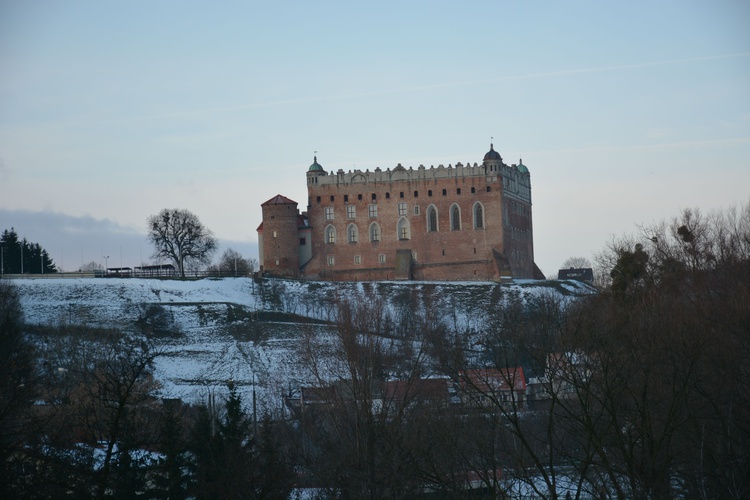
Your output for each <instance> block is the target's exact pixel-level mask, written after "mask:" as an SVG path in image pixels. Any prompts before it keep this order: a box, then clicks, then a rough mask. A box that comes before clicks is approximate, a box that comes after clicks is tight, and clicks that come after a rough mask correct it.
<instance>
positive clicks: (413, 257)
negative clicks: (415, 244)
mask: <svg viewBox="0 0 750 500" xmlns="http://www.w3.org/2000/svg"><path fill="white" fill-rule="evenodd" d="M411 260H412V262H416V261H417V252H412V253H411Z"/></svg>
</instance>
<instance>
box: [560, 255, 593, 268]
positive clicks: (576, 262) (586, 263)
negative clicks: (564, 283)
mask: <svg viewBox="0 0 750 500" xmlns="http://www.w3.org/2000/svg"><path fill="white" fill-rule="evenodd" d="M587 267H591V261H590V260H589V259H587V258H586V257H568V258H567V259H566V260H565V262H563V263H562V266H561V268H562V269H568V268H573V269H583V268H587Z"/></svg>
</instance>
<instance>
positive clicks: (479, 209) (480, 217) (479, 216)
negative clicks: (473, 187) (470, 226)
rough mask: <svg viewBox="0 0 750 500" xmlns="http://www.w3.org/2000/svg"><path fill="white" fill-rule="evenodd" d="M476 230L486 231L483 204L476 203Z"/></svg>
mask: <svg viewBox="0 0 750 500" xmlns="http://www.w3.org/2000/svg"><path fill="white" fill-rule="evenodd" d="M474 229H484V207H483V206H482V204H481V203H479V202H476V203H474Z"/></svg>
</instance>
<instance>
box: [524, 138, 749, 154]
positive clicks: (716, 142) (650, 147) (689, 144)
mask: <svg viewBox="0 0 750 500" xmlns="http://www.w3.org/2000/svg"><path fill="white" fill-rule="evenodd" d="M744 143H750V137H732V138H727V139H708V140H702V141H679V142H662V143H659V144H635V145H630V146H588V147H581V148H563V149H547V150H539V151H529V152H528V154H561V153H593V152H604V153H608V152H617V151H654V150H661V149H685V148H701V147H708V146H728V145H731V144H744Z"/></svg>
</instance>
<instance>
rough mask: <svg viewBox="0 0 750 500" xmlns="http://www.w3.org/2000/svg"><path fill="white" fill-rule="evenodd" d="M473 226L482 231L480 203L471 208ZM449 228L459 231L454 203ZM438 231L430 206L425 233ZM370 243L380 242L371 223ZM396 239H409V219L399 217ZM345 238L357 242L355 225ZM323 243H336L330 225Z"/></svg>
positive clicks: (458, 212)
mask: <svg viewBox="0 0 750 500" xmlns="http://www.w3.org/2000/svg"><path fill="white" fill-rule="evenodd" d="M472 212H473V226H474V229H484V207H483V206H482V204H481V203H479V202H476V203H475V204H474V207H473V210H472ZM450 228H451V231H461V208H460V207H459V206H458V205H456V204H455V203H454V204H453V205H451V208H450ZM437 231H438V211H437V208H436V207H435V205H430V206H429V208H427V232H430V233H431V232H437ZM369 233H370V241H371V242H376V241H380V235H381V231H380V224H378V223H377V222H373V223H371V224H370V228H369ZM396 237H397V238H398V239H399V240H409V239H411V225H410V224H409V219H407V218H406V217H401V218H400V219H399V220H398V224H397V225H396ZM346 238H347V241H348V242H349V243H357V242H358V241H359V229H358V228H357V226H356V225H355V224H349V226H348V227H347V229H346ZM325 241H326V243H336V228H335V227H333V226H332V225H330V224H329V225H328V226H326V229H325Z"/></svg>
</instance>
